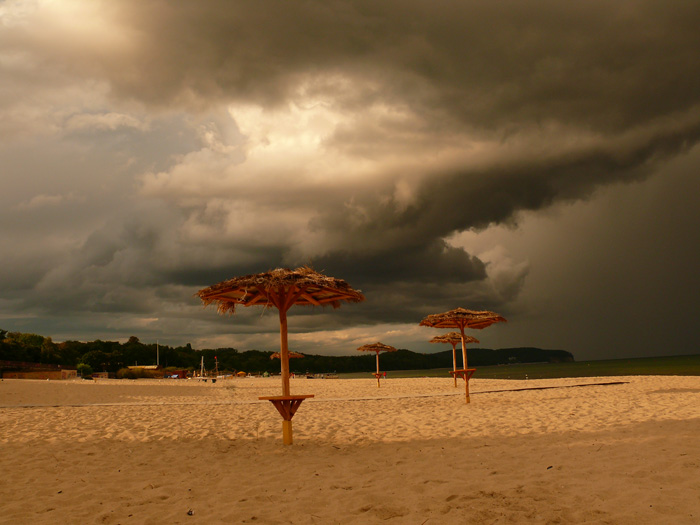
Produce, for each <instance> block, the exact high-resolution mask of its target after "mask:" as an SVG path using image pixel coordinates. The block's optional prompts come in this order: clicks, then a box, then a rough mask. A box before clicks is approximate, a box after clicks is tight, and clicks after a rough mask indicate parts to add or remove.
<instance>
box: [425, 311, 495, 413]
mask: <svg viewBox="0 0 700 525" xmlns="http://www.w3.org/2000/svg"><path fill="white" fill-rule="evenodd" d="M505 322H506V320H505V318H503V317H501V316H500V315H498V314H497V313H494V312H489V311H487V310H467V309H466V308H456V309H454V310H450V311H449V312H444V313H441V314H432V315H429V316H428V317H426V318H425V319H423V320H422V321H421V322H420V326H432V327H433V328H459V333H460V336H461V339H462V362H463V364H464V370H465V372H464V373H465V376H464V380H465V383H466V389H467V403H469V401H470V400H469V378H468V377H467V375H466V374H467V372H466V370H467V344H466V341H465V335H464V329H465V328H475V329H477V330H481V329H483V328H486V327H487V326H491V325H492V324H494V323H505ZM472 373H473V371H472Z"/></svg>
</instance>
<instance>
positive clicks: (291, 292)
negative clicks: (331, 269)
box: [197, 267, 365, 444]
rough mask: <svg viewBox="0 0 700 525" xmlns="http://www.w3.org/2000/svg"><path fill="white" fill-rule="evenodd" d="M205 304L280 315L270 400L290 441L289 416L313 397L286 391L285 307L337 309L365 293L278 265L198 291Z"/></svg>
mask: <svg viewBox="0 0 700 525" xmlns="http://www.w3.org/2000/svg"><path fill="white" fill-rule="evenodd" d="M197 295H198V296H199V298H200V299H201V300H202V302H204V305H205V306H206V305H209V304H211V303H216V304H217V309H218V311H219V313H221V314H224V313H231V314H233V313H234V312H235V310H236V306H238V305H243V306H263V307H265V308H270V307H273V306H274V307H275V308H277V310H278V311H279V318H280V362H281V370H282V396H276V397H273V398H266V399H269V400H270V401H271V402H272V403H273V405H275V408H277V410H278V411H279V412H280V414H281V415H282V417H283V418H284V422H283V426H282V428H283V435H284V443H285V444H291V443H292V416H293V415H294V413H295V412H296V409H297V408H298V406H299V404H301V401H302V400H303V399H305V398H306V397H312V396H291V394H290V391H289V345H288V343H287V310H289V309H290V308H291V307H292V306H293V305H295V304H297V305H303V306H308V305H312V306H326V305H331V306H333V308H338V307H339V306H340V303H341V302H342V301H345V302H351V303H359V302H361V301H364V300H365V296H364V295H362V293H361V292H360V291H359V290H354V289H353V288H351V287H350V285H349V284H348V283H346V282H345V281H343V280H342V279H335V278H333V277H328V276H326V275H323V274H322V273H319V272H316V271H314V270H312V269H311V268H308V267H301V268H297V269H295V270H290V269H288V268H277V269H276V270H271V271H269V272H265V273H258V274H253V275H244V276H243V277H235V278H233V279H229V280H228V281H224V282H221V283H219V284H215V285H213V286H210V287H209V288H204V289H202V290H200V291H199V292H197Z"/></svg>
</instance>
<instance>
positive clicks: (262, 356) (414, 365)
mask: <svg viewBox="0 0 700 525" xmlns="http://www.w3.org/2000/svg"><path fill="white" fill-rule="evenodd" d="M272 353H273V352H271V351H261V350H246V351H243V352H239V351H238V350H237V349H236V348H216V349H202V350H197V349H194V348H192V345H191V344H189V343H188V344H186V345H185V346H176V347H172V346H168V345H157V344H156V343H147V344H145V343H142V342H141V341H140V340H139V339H138V337H135V336H132V337H130V338H129V339H128V341H127V342H125V343H119V342H117V341H101V340H99V339H98V340H95V341H91V342H81V341H64V342H62V343H55V342H53V341H52V340H51V338H50V337H44V336H41V335H37V334H28V333H20V332H8V331H6V330H1V329H0V361H5V362H8V361H12V362H28V363H41V364H47V365H62V366H64V367H78V365H83V367H85V368H86V369H87V367H89V369H91V370H93V371H95V372H103V371H104V372H111V373H116V372H118V371H119V370H121V369H124V368H126V367H128V366H132V365H155V364H156V360H157V359H158V360H159V363H160V365H161V366H163V367H165V368H178V369H189V370H198V369H199V367H200V363H201V359H202V358H204V365H205V368H206V369H207V370H212V369H214V367H215V366H216V365H217V363H218V369H219V371H220V372H237V371H245V372H250V373H263V372H268V373H279V371H280V362H279V360H278V359H270V356H271V355H272ZM457 353H458V356H457V361H458V363H459V362H461V356H460V355H459V354H460V353H461V352H460V349H459V347H458V348H457ZM468 357H469V365H470V366H487V365H498V364H512V363H535V362H570V361H573V360H574V356H573V355H572V354H571V353H570V352H567V351H565V350H543V349H541V348H531V347H524V348H503V349H498V350H491V349H486V348H469V356H468ZM380 361H381V369H382V370H387V371H391V370H421V369H429V368H451V367H452V350H451V349H450V350H447V351H443V352H437V353H433V354H422V353H417V352H412V351H410V350H405V349H402V350H398V351H397V352H389V353H383V354H382V355H381V357H380ZM289 367H290V371H292V372H295V373H297V374H304V373H312V374H317V373H330V372H336V373H344V372H366V371H372V370H374V367H375V354H373V353H371V354H365V353H363V354H360V355H354V356H327V355H314V354H309V355H304V357H303V358H299V359H290V362H289Z"/></svg>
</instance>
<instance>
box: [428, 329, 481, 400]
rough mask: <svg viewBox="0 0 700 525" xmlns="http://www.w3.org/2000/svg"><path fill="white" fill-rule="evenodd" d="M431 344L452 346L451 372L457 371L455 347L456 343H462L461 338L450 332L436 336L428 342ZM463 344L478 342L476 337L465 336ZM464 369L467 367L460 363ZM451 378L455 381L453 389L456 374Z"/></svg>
mask: <svg viewBox="0 0 700 525" xmlns="http://www.w3.org/2000/svg"><path fill="white" fill-rule="evenodd" d="M430 342H431V343H448V344H451V345H452V372H456V371H457V351H456V349H455V347H456V346H457V343H461V342H462V336H461V335H460V334H458V333H457V332H450V333H448V334H442V335H436V336H435V337H433V338H432V339H431V340H430ZM464 342H465V343H478V342H479V340H478V339H477V338H476V337H472V336H471V335H465V336H464ZM462 365H463V367H464V368H467V365H466V364H465V363H462ZM452 376H453V377H454V380H455V387H456V386H457V374H456V373H453V374H452Z"/></svg>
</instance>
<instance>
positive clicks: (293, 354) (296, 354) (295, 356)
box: [270, 350, 304, 359]
mask: <svg viewBox="0 0 700 525" xmlns="http://www.w3.org/2000/svg"><path fill="white" fill-rule="evenodd" d="M302 357H304V354H300V353H299V352H292V351H291V350H290V351H289V359H299V358H302ZM270 359H280V353H279V352H275V353H274V354H272V355H271V356H270Z"/></svg>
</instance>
